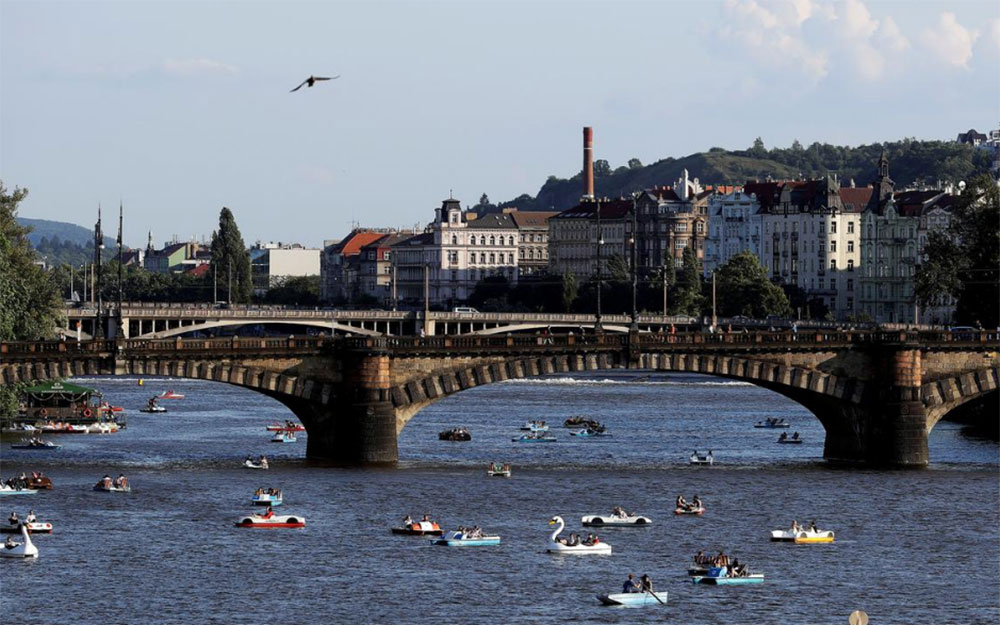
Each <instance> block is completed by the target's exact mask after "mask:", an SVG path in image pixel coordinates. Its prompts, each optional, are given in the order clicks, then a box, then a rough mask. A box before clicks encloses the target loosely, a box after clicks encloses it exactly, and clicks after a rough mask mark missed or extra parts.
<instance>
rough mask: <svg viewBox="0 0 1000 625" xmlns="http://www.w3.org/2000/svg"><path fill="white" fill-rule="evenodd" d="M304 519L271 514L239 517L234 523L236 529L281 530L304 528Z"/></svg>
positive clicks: (291, 515)
mask: <svg viewBox="0 0 1000 625" xmlns="http://www.w3.org/2000/svg"><path fill="white" fill-rule="evenodd" d="M305 526H306V520H305V518H303V517H301V516H298V515H295V514H287V515H277V514H274V513H273V512H272V513H270V514H269V515H268V514H256V513H254V514H248V515H247V516H244V517H240V520H239V521H237V522H236V527H257V528H265V529H271V528H281V527H305Z"/></svg>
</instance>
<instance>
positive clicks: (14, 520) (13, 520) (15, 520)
mask: <svg viewBox="0 0 1000 625" xmlns="http://www.w3.org/2000/svg"><path fill="white" fill-rule="evenodd" d="M7 522H8V523H10V524H11V525H13V526H15V527H16V526H17V524H18V523H20V522H21V519H19V518H18V517H17V513H16V512H11V513H10V516H9V517H7Z"/></svg>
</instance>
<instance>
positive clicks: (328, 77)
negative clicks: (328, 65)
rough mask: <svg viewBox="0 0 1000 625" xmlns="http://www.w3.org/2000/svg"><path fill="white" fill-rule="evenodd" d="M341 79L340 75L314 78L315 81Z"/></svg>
mask: <svg viewBox="0 0 1000 625" xmlns="http://www.w3.org/2000/svg"><path fill="white" fill-rule="evenodd" d="M338 78H340V74H337V75H336V76H313V80H336V79H338Z"/></svg>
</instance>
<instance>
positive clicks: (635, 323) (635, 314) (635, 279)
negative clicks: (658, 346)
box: [629, 191, 641, 332]
mask: <svg viewBox="0 0 1000 625" xmlns="http://www.w3.org/2000/svg"><path fill="white" fill-rule="evenodd" d="M640 193H641V192H640V191H636V192H635V193H633V194H632V236H631V237H629V243H630V244H631V245H632V324H631V325H630V326H629V331H630V332H638V331H639V307H638V304H637V301H636V292H637V291H638V287H639V265H638V258H637V256H636V243H638V241H637V237H638V234H639V233H638V231H637V224H638V221H637V219H636V213H637V212H638V210H637V209H636V206H637V205H638V201H639V194H640Z"/></svg>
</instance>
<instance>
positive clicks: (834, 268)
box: [830, 258, 837, 271]
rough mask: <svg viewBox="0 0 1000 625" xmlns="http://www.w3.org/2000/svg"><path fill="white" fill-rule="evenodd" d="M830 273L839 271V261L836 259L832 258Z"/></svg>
mask: <svg viewBox="0 0 1000 625" xmlns="http://www.w3.org/2000/svg"><path fill="white" fill-rule="evenodd" d="M830 271H837V259H836V258H831V259H830Z"/></svg>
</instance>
